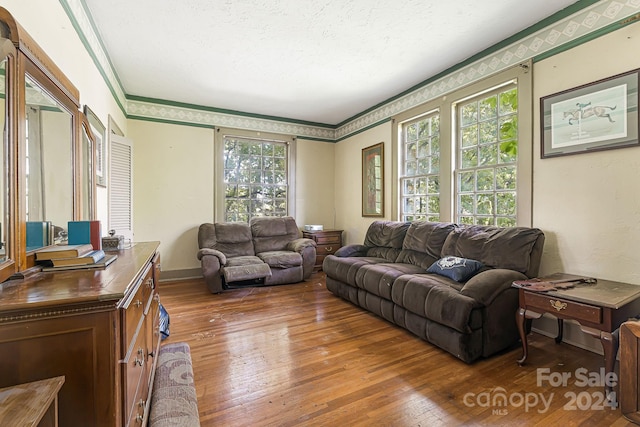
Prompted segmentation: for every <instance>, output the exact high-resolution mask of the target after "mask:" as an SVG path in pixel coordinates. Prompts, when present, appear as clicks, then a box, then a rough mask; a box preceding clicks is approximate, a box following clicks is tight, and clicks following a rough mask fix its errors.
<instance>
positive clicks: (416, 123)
mask: <svg viewBox="0 0 640 427" xmlns="http://www.w3.org/2000/svg"><path fill="white" fill-rule="evenodd" d="M400 191H401V192H402V197H401V199H402V202H401V220H402V221H414V220H427V221H439V220H440V115H439V114H438V112H434V113H431V114H427V115H426V116H423V117H420V118H417V119H414V120H410V121H408V122H407V123H404V124H403V125H402V167H401V177H400Z"/></svg>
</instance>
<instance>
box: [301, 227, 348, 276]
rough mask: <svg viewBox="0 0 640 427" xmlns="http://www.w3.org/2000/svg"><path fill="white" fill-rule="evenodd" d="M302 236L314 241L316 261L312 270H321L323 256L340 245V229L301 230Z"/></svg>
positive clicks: (331, 252) (333, 251)
mask: <svg viewBox="0 0 640 427" xmlns="http://www.w3.org/2000/svg"><path fill="white" fill-rule="evenodd" d="M302 237H304V238H307V239H312V240H315V241H316V263H315V265H314V266H313V271H320V270H322V262H323V261H324V258H325V257H326V256H327V255H331V254H333V253H335V252H336V251H337V250H338V249H340V248H341V247H342V230H322V231H303V232H302Z"/></svg>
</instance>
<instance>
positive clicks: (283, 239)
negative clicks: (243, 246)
mask: <svg viewBox="0 0 640 427" xmlns="http://www.w3.org/2000/svg"><path fill="white" fill-rule="evenodd" d="M249 225H250V227H251V234H252V236H253V246H254V248H255V252H256V253H261V252H268V251H283V250H286V248H287V245H288V244H289V242H291V241H292V240H295V239H297V238H298V237H300V236H299V234H300V230H298V226H297V225H296V221H295V220H294V219H293V218H292V217H290V216H286V217H253V218H251V220H249Z"/></svg>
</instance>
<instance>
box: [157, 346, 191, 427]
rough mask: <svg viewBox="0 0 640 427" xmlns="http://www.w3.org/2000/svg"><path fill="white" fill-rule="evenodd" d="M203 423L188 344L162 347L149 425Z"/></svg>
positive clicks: (187, 426) (185, 425)
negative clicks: (201, 421) (199, 412)
mask: <svg viewBox="0 0 640 427" xmlns="http://www.w3.org/2000/svg"><path fill="white" fill-rule="evenodd" d="M169 426H171V427H180V426H184V427H197V426H200V418H199V416H198V402H197V398H196V388H195V385H194V382H193V367H192V365H191V351H190V348H189V344H187V343H184V342H178V343H171V344H165V345H163V346H161V347H160V351H159V354H158V365H157V367H156V374H155V379H154V381H153V392H152V395H151V413H150V415H149V427H169Z"/></svg>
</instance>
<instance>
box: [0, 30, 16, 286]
mask: <svg viewBox="0 0 640 427" xmlns="http://www.w3.org/2000/svg"><path fill="white" fill-rule="evenodd" d="M6 30H7V27H0V60H4V59H6V60H7V63H6V65H5V112H4V115H5V117H4V119H5V124H4V132H3V138H2V150H3V153H4V156H3V157H4V162H5V165H4V166H5V168H6V169H5V171H4V172H5V176H4V180H5V187H6V190H7V193H6V194H2V195H0V197H4V200H3V203H4V206H5V207H6V209H7V221H6V223H5V221H4V218H2V220H1V222H3V223H5V226H4V227H3V230H2V233H3V234H4V236H5V239H4V243H5V259H4V260H3V261H1V262H0V282H3V281H5V280H7V279H8V278H9V277H11V276H12V275H13V274H15V273H16V271H17V270H18V263H17V262H16V254H17V253H18V249H17V244H18V239H17V233H16V230H17V228H18V225H17V218H18V216H17V204H16V200H17V189H16V184H17V183H16V180H15V179H14V178H15V176H16V144H15V143H14V141H15V139H16V126H17V114H16V105H17V102H16V101H17V100H16V97H15V96H12V88H13V87H15V80H16V75H17V51H16V48H15V46H14V43H13V41H12V40H11V33H10V31H6ZM0 170H1V169H0ZM1 215H2V214H0V216H1Z"/></svg>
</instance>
